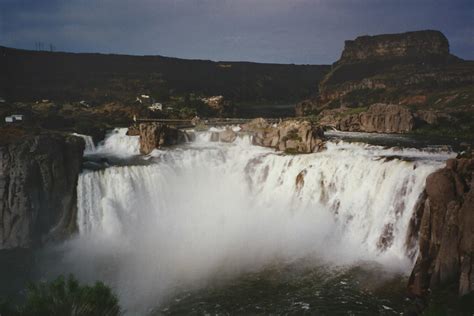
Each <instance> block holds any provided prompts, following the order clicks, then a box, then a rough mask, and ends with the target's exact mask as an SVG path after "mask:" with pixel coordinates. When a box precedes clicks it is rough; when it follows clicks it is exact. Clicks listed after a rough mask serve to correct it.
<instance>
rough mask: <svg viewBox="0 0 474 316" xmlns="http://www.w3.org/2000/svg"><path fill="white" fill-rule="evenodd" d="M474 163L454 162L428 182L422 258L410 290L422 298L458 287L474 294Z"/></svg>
mask: <svg viewBox="0 0 474 316" xmlns="http://www.w3.org/2000/svg"><path fill="white" fill-rule="evenodd" d="M473 173H474V159H473V158H459V159H451V160H448V161H447V163H446V167H445V168H443V169H440V170H438V171H436V172H435V173H433V174H431V175H430V176H429V177H428V178H427V179H426V198H425V200H424V202H423V203H424V204H423V205H422V210H423V211H422V215H421V218H419V221H420V227H419V255H418V258H417V260H416V264H415V267H414V268H413V271H412V273H411V276H410V280H409V289H410V291H411V292H412V293H413V294H415V295H419V296H422V295H424V294H426V293H427V292H428V291H429V290H432V289H436V288H437V287H440V286H442V285H446V284H451V283H455V284H457V285H458V291H459V294H460V295H464V294H467V293H469V292H471V291H473V290H474V183H473V181H474V177H473Z"/></svg>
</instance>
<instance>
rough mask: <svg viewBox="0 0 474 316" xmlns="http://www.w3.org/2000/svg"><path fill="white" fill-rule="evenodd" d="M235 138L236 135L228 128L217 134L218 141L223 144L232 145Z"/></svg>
mask: <svg viewBox="0 0 474 316" xmlns="http://www.w3.org/2000/svg"><path fill="white" fill-rule="evenodd" d="M236 138H237V133H236V132H234V131H233V130H231V129H229V128H228V129H226V130H225V131H222V132H220V133H219V141H221V142H224V143H232V142H233V141H234V140H235V139H236Z"/></svg>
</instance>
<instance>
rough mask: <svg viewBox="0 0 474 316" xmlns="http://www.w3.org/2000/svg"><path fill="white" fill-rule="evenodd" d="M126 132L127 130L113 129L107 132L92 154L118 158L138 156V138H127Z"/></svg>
mask: <svg viewBox="0 0 474 316" xmlns="http://www.w3.org/2000/svg"><path fill="white" fill-rule="evenodd" d="M127 130H128V129H127V128H114V129H113V130H111V131H110V132H108V133H107V135H105V139H104V140H103V141H102V142H100V143H99V145H98V146H97V148H96V150H95V151H94V152H93V153H94V154H96V155H115V156H118V157H128V156H134V155H138V154H139V153H140V152H139V136H127Z"/></svg>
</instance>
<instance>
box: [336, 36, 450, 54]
mask: <svg viewBox="0 0 474 316" xmlns="http://www.w3.org/2000/svg"><path fill="white" fill-rule="evenodd" d="M448 54H449V43H448V40H447V38H446V37H445V36H444V35H443V33H441V32H439V31H417V32H407V33H400V34H386V35H377V36H360V37H357V38H356V39H355V40H352V41H346V42H345V45H344V51H343V52H342V56H341V60H340V61H342V62H354V61H362V60H368V59H375V58H379V59H380V58H383V59H387V58H400V57H417V58H419V57H421V56H429V55H441V56H446V55H448Z"/></svg>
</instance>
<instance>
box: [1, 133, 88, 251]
mask: <svg viewBox="0 0 474 316" xmlns="http://www.w3.org/2000/svg"><path fill="white" fill-rule="evenodd" d="M84 146H85V144H84V140H83V139H82V138H80V137H75V136H70V135H63V134H56V133H47V134H40V135H35V136H25V137H22V138H21V139H18V140H16V141H13V142H9V143H8V144H3V145H2V146H0V250H1V249H12V248H30V247H35V246H37V245H40V244H41V242H42V241H43V240H44V239H45V238H48V237H51V238H60V237H64V236H65V235H66V234H68V233H70V232H72V231H74V230H75V225H76V224H75V218H76V216H75V214H76V186H77V179H78V175H79V172H80V170H81V164H82V155H83V151H84Z"/></svg>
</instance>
